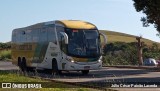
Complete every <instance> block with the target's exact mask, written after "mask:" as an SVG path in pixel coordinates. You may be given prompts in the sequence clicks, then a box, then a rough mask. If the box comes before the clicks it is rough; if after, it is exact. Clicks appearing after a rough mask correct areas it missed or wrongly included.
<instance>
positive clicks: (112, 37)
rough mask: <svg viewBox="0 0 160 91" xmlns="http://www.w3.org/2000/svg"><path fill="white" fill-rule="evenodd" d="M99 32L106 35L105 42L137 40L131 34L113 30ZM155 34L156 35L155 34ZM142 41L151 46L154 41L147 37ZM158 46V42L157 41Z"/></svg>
mask: <svg viewBox="0 0 160 91" xmlns="http://www.w3.org/2000/svg"><path fill="white" fill-rule="evenodd" d="M100 32H103V33H104V34H106V35H107V42H108V43H111V42H126V43H128V42H137V40H136V37H137V36H133V35H129V34H125V33H119V32H113V31H108V30H100ZM155 36H156V35H155ZM142 41H143V42H144V43H145V44H147V45H148V46H151V45H152V44H153V43H157V42H154V41H152V40H149V39H145V38H142ZM157 44H158V45H159V47H160V43H157Z"/></svg>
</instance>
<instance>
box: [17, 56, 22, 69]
mask: <svg viewBox="0 0 160 91" xmlns="http://www.w3.org/2000/svg"><path fill="white" fill-rule="evenodd" d="M17 65H18V66H19V67H20V68H21V57H18V62H17Z"/></svg>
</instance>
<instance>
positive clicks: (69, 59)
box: [66, 57, 74, 63]
mask: <svg viewBox="0 0 160 91" xmlns="http://www.w3.org/2000/svg"><path fill="white" fill-rule="evenodd" d="M66 59H67V60H68V61H70V62H72V63H74V60H73V58H71V57H67V58H66Z"/></svg>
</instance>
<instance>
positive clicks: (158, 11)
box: [133, 0, 160, 33]
mask: <svg viewBox="0 0 160 91" xmlns="http://www.w3.org/2000/svg"><path fill="white" fill-rule="evenodd" d="M133 1H134V7H135V9H136V11H137V12H141V11H142V12H143V13H145V14H146V16H145V17H142V18H141V21H142V22H143V26H144V27H148V26H149V24H154V27H155V28H156V29H157V31H158V32H159V33H160V0H133Z"/></svg>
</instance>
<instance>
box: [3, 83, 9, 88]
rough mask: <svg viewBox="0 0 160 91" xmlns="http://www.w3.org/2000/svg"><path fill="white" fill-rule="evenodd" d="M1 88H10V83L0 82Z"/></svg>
mask: <svg viewBox="0 0 160 91" xmlns="http://www.w3.org/2000/svg"><path fill="white" fill-rule="evenodd" d="M2 88H11V83H2Z"/></svg>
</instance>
